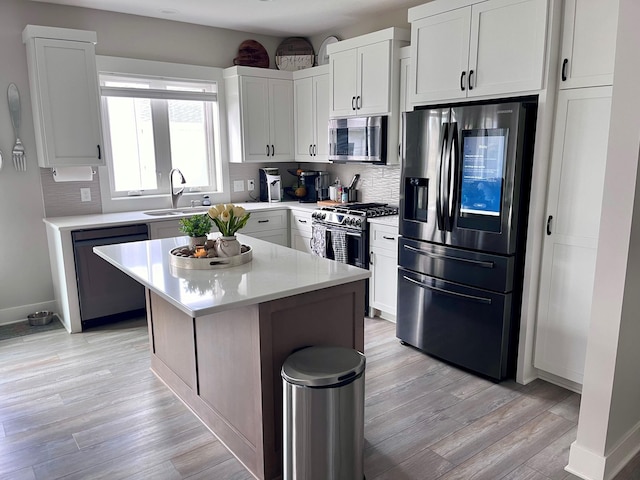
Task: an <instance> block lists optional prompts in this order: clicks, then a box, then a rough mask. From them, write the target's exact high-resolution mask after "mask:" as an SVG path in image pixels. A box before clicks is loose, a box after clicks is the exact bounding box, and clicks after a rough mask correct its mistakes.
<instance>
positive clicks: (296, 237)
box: [291, 231, 311, 253]
mask: <svg viewBox="0 0 640 480" xmlns="http://www.w3.org/2000/svg"><path fill="white" fill-rule="evenodd" d="M291 248H293V249H295V250H298V251H299V252H304V253H311V234H310V233H305V232H300V231H291Z"/></svg>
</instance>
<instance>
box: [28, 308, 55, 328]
mask: <svg viewBox="0 0 640 480" xmlns="http://www.w3.org/2000/svg"><path fill="white" fill-rule="evenodd" d="M54 315H55V313H53V312H47V311H42V312H36V313H30V314H29V315H27V318H28V319H29V325H32V326H39V325H47V324H49V323H51V320H53V316H54Z"/></svg>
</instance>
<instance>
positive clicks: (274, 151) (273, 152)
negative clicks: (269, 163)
mask: <svg viewBox="0 0 640 480" xmlns="http://www.w3.org/2000/svg"><path fill="white" fill-rule="evenodd" d="M275 155H276V150H275V148H274V147H273V145H271V156H272V157H275Z"/></svg>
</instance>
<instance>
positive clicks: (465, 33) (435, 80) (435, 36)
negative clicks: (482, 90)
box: [409, 7, 471, 103]
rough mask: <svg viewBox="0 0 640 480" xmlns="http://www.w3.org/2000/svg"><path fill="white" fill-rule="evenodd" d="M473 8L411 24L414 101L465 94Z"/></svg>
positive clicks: (457, 96) (421, 101) (412, 90)
mask: <svg viewBox="0 0 640 480" xmlns="http://www.w3.org/2000/svg"><path fill="white" fill-rule="evenodd" d="M470 29H471V7H466V8H460V9H458V10H453V11H451V12H446V13H441V14H439V15H433V16H431V17H426V18H422V19H420V20H418V21H416V22H413V23H412V24H411V58H412V59H414V60H415V61H414V62H413V65H412V66H411V72H412V73H411V93H410V95H409V96H410V97H411V101H412V102H413V103H425V102H431V101H434V100H445V99H447V100H448V99H455V98H464V97H466V88H467V87H466V86H467V78H466V75H467V66H468V64H469V32H470Z"/></svg>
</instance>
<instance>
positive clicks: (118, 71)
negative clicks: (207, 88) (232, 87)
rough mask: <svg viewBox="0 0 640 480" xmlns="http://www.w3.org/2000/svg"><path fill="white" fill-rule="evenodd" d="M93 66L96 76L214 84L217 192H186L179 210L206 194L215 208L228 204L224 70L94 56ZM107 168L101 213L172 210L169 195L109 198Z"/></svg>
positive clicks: (102, 179) (102, 183)
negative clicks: (216, 112) (152, 78)
mask: <svg viewBox="0 0 640 480" xmlns="http://www.w3.org/2000/svg"><path fill="white" fill-rule="evenodd" d="M96 63H97V68H98V73H99V74H113V75H123V76H127V75H129V76H136V75H137V76H142V77H158V78H168V79H171V80H177V81H185V82H195V83H212V82H215V83H216V87H217V105H218V114H219V121H218V122H215V123H216V124H217V125H216V127H217V128H215V131H214V142H213V144H214V145H213V147H214V158H215V160H216V161H215V164H214V165H212V166H211V168H212V169H213V170H214V175H215V178H216V179H217V188H218V191H211V192H208V191H198V192H188V191H186V190H185V192H184V194H183V195H182V198H181V199H180V206H189V205H190V203H191V200H202V196H203V195H205V194H206V195H209V197H210V200H211V203H212V204H214V205H215V204H216V203H228V202H229V200H230V197H231V195H230V185H229V161H228V158H229V155H228V147H227V120H226V119H227V115H226V107H225V101H224V79H223V69H221V68H216V67H203V66H197V65H185V64H176V63H167V62H157V61H151V60H137V59H131V58H121V57H109V56H101V55H98V56H96ZM103 114H104V112H103ZM108 168H109V167H107V166H105V167H99V177H100V194H101V199H102V211H103V212H104V213H109V212H122V211H131V210H152V209H160V208H169V207H170V206H171V196H170V195H169V194H168V193H163V194H157V195H144V196H112V194H111V185H110V183H111V182H110V176H109V170H108Z"/></svg>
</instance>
